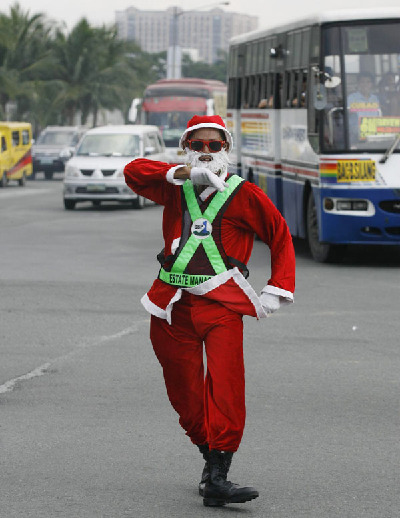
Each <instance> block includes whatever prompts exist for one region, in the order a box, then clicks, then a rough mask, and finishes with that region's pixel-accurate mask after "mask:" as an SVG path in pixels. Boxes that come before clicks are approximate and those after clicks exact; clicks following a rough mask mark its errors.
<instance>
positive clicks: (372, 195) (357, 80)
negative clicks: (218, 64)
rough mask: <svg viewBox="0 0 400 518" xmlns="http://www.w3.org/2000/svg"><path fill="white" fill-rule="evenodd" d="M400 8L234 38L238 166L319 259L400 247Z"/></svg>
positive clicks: (230, 118) (231, 89)
mask: <svg viewBox="0 0 400 518" xmlns="http://www.w3.org/2000/svg"><path fill="white" fill-rule="evenodd" d="M399 73H400V10H399V9H395V8H394V9H391V10H389V9H376V10H361V9H360V10H353V11H350V10H344V11H332V12H326V13H321V14H320V15H317V16H315V17H311V18H308V19H303V20H301V21H297V22H293V23H288V24H287V25H284V26H280V27H276V28H269V29H265V30H258V31H255V32H252V33H248V34H246V35H241V36H238V37H235V38H233V39H232V40H231V41H230V47H229V64H228V107H227V125H228V128H229V129H230V131H231V132H232V133H233V136H234V142H236V146H235V148H234V153H233V160H234V170H235V172H237V173H238V174H240V175H241V176H243V177H244V178H246V179H248V180H250V181H252V182H254V183H256V184H257V185H259V186H260V187H261V188H262V189H263V190H264V191H265V192H266V193H267V194H268V196H269V197H270V198H271V200H272V201H273V202H274V203H275V205H276V206H277V208H278V209H279V210H280V211H281V213H282V214H283V216H284V217H285V219H286V221H287V223H288V225H289V228H290V231H291V234H292V235H293V236H295V237H299V238H304V239H307V240H308V244H309V248H310V251H311V254H312V257H313V258H314V259H315V260H316V261H319V262H329V261H337V260H338V259H339V258H340V257H341V256H342V254H343V251H344V249H345V246H346V245H347V244H359V245H366V244H377V245H400V145H399V143H400V91H399V86H400V80H399Z"/></svg>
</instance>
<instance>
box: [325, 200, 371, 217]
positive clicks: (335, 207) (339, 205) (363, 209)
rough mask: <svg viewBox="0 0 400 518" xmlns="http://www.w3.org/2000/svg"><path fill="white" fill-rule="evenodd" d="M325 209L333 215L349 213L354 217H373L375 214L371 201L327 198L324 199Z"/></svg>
mask: <svg viewBox="0 0 400 518" xmlns="http://www.w3.org/2000/svg"><path fill="white" fill-rule="evenodd" d="M323 207H324V210H325V211H326V212H330V213H333V214H334V213H335V212H336V213H343V212H347V213H351V214H352V215H354V216H372V215H374V214H375V207H374V204H373V203H371V202H370V201H369V200H360V199H358V200H357V199H351V198H350V199H349V198H331V197H327V198H324V199H323Z"/></svg>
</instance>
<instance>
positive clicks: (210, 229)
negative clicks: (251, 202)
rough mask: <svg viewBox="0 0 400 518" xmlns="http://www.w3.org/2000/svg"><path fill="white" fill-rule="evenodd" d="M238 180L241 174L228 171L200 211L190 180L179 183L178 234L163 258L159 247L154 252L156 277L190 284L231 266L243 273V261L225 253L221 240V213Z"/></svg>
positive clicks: (184, 286)
mask: <svg viewBox="0 0 400 518" xmlns="http://www.w3.org/2000/svg"><path fill="white" fill-rule="evenodd" d="M242 182H243V178H240V177H239V176H237V175H231V176H230V177H229V178H228V180H227V184H228V187H227V188H226V189H225V190H224V191H223V192H217V193H216V194H215V195H214V197H213V198H212V200H211V202H210V203H209V205H208V207H207V208H206V210H205V211H204V212H202V211H201V209H200V206H199V203H198V199H197V197H196V193H195V190H194V187H193V184H192V182H191V181H190V180H186V182H185V183H184V184H183V186H182V191H183V194H184V196H183V197H182V202H185V204H186V207H185V206H183V208H182V213H183V221H182V237H181V240H180V243H179V247H178V249H177V250H176V252H175V254H174V255H170V256H168V257H166V258H165V257H164V253H163V251H162V252H161V253H160V254H159V255H158V259H159V261H160V262H161V269H160V273H159V275H158V277H159V279H161V280H162V281H164V282H166V283H167V284H171V285H173V286H177V287H181V288H190V287H193V286H197V285H198V284H201V283H202V282H205V281H207V280H208V279H211V277H213V276H214V275H218V274H220V273H223V272H225V271H227V270H228V269H230V268H233V266H238V267H239V268H240V269H241V270H242V272H243V274H244V275H245V277H247V275H248V270H247V267H246V265H244V264H242V263H240V262H239V261H238V260H236V259H234V258H232V257H228V256H227V255H226V253H225V251H224V249H223V246H222V242H221V223H222V216H223V214H224V212H225V210H226V208H227V206H228V205H229V203H230V202H231V200H232V198H233V197H234V196H235V194H236V193H237V192H238V190H239V189H240V187H241V184H242ZM188 215H189V217H188Z"/></svg>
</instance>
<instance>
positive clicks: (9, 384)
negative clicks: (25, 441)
mask: <svg viewBox="0 0 400 518" xmlns="http://www.w3.org/2000/svg"><path fill="white" fill-rule="evenodd" d="M143 322H149V319H148V318H147V319H145V320H139V321H138V322H137V323H136V324H135V325H134V326H130V327H127V328H125V329H123V330H122V331H119V332H118V333H115V334H113V335H109V336H101V337H100V338H97V339H96V340H94V341H92V342H91V343H87V342H86V343H81V344H78V346H77V348H76V349H73V350H72V351H71V352H69V353H68V354H64V355H63V356H59V357H58V358H54V360H52V361H51V362H47V363H44V364H43V365H40V366H39V367H36V368H35V369H33V370H32V371H30V372H28V373H27V374H23V375H22V376H18V377H17V378H13V379H11V380H8V381H6V382H5V383H3V384H2V385H0V394H5V393H6V392H11V391H12V390H14V388H15V386H16V385H17V383H18V382H20V381H27V380H31V379H33V378H37V377H38V376H43V374H46V372H47V371H48V370H49V368H50V366H51V365H52V364H53V363H56V362H59V361H61V360H65V359H66V358H69V357H70V356H73V355H74V354H75V353H76V352H77V351H78V350H79V349H80V348H82V347H94V346H96V345H101V344H103V343H104V342H111V341H113V340H118V339H119V338H122V337H123V336H127V335H131V334H133V333H135V332H137V331H138V327H139V324H142V323H143Z"/></svg>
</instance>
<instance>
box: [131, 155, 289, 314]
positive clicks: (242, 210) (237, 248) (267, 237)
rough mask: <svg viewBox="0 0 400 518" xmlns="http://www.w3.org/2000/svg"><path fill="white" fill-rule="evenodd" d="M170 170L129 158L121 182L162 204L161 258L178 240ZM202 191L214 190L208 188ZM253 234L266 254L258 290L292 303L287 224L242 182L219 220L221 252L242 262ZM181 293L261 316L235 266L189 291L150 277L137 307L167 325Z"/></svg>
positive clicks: (177, 192)
mask: <svg viewBox="0 0 400 518" xmlns="http://www.w3.org/2000/svg"><path fill="white" fill-rule="evenodd" d="M174 170H175V168H174V167H173V166H171V164H166V163H163V162H156V161H153V160H147V159H144V158H138V159H136V160H133V161H132V162H130V163H129V164H128V165H127V166H126V167H125V170H124V174H125V181H126V183H127V185H128V186H129V187H130V188H131V189H132V190H133V191H134V192H136V193H137V194H139V195H141V196H144V197H146V198H148V199H149V200H152V201H154V202H156V203H157V204H159V205H163V206H164V213H163V237H164V248H165V256H168V255H170V254H171V253H173V252H174V251H175V250H176V248H177V246H178V244H179V239H180V237H181V225H182V204H181V196H182V192H181V188H180V186H179V185H176V183H177V182H175V184H174V183H172V182H173V172H174ZM168 172H169V174H168ZM181 183H183V182H182V181H181ZM207 191H208V192H214V190H213V189H211V188H208V189H207ZM254 234H257V235H258V237H259V238H260V239H261V240H262V241H263V242H264V243H265V244H267V245H268V247H269V249H270V253H271V276H270V278H269V280H268V283H267V286H266V288H265V289H264V291H267V292H270V293H273V294H275V295H278V296H280V300H281V303H285V302H286V303H287V302H293V293H294V287H295V256H294V249H293V244H292V239H291V236H290V233H289V229H288V227H287V224H286V222H285V220H284V219H283V217H282V215H281V214H280V212H279V211H278V210H277V208H276V207H275V205H274V204H273V203H272V202H271V200H270V199H269V198H268V196H267V195H266V194H265V193H264V192H263V191H262V190H261V189H260V188H259V187H257V186H256V185H254V184H252V183H250V182H244V183H243V185H242V187H241V189H239V191H238V192H237V194H236V195H235V196H234V197H233V199H232V201H231V202H230V204H229V206H228V208H227V209H226V211H225V213H224V216H223V219H222V226H221V240H222V245H223V248H224V250H225V252H226V254H227V255H228V256H230V257H234V258H235V259H237V260H238V261H240V262H241V263H244V264H247V262H248V260H249V258H250V255H251V252H252V249H253V242H254ZM182 289H186V290H187V291H189V292H190V293H193V294H195V295H201V296H204V297H207V298H210V299H213V300H217V301H219V302H220V303H222V304H224V305H225V306H227V307H229V308H230V309H233V310H234V311H237V312H239V313H241V314H244V315H251V316H255V317H257V318H262V317H265V316H266V314H265V312H264V310H263V309H262V306H261V303H260V301H259V298H258V296H257V295H256V293H255V291H254V290H253V288H252V287H251V286H250V284H249V283H248V282H247V281H246V279H245V278H244V277H243V275H242V274H241V273H240V271H239V270H238V268H236V267H235V268H233V269H231V270H228V271H226V272H223V273H221V274H219V275H216V276H214V277H212V278H211V279H209V280H208V281H206V282H203V283H202V284H199V285H198V286H195V287H193V288H177V287H175V286H171V285H169V284H166V283H164V282H163V281H161V280H160V279H156V280H155V281H154V283H153V285H152V287H151V289H150V290H149V291H148V293H147V294H146V295H145V296H144V297H143V298H142V304H143V305H144V307H145V308H146V309H147V310H148V311H149V312H150V313H152V314H153V315H156V316H158V317H160V318H165V319H167V320H168V321H169V322H171V310H172V307H173V304H174V302H176V301H177V300H179V299H180V297H181V294H182Z"/></svg>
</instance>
